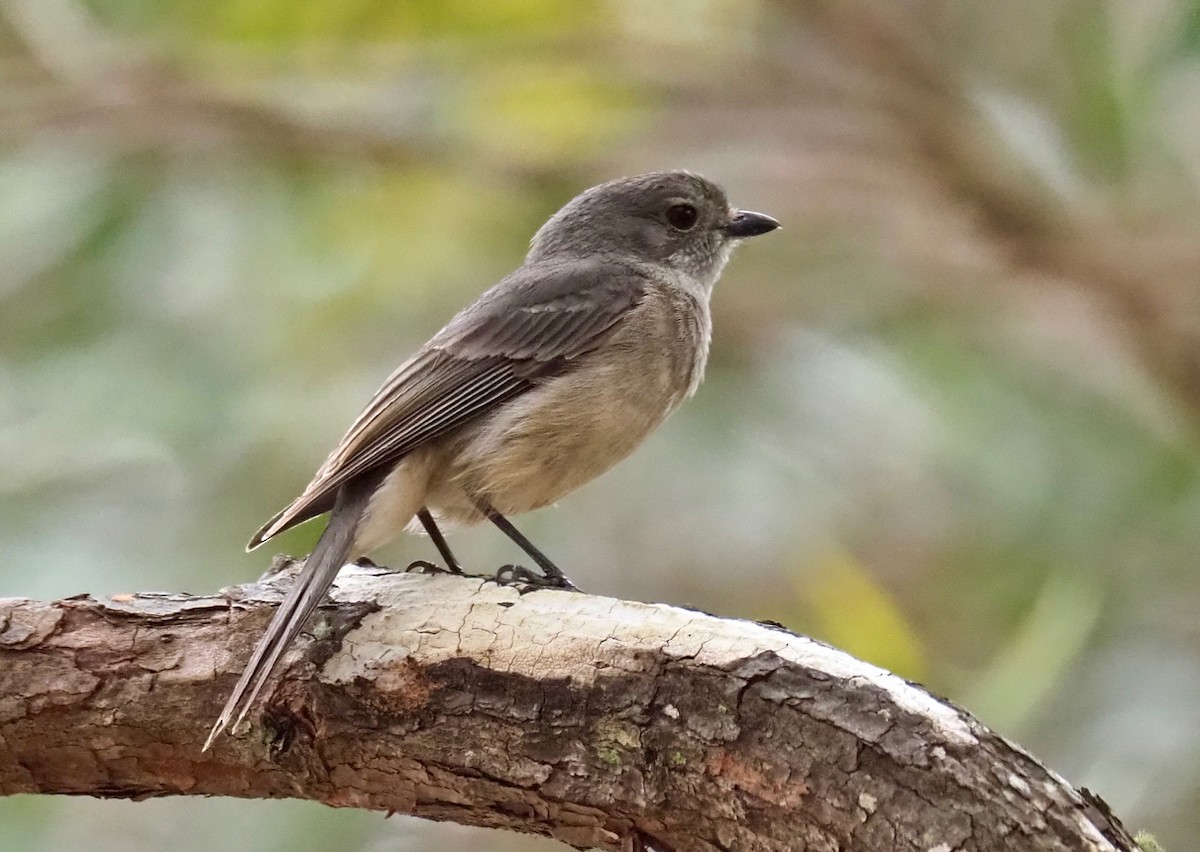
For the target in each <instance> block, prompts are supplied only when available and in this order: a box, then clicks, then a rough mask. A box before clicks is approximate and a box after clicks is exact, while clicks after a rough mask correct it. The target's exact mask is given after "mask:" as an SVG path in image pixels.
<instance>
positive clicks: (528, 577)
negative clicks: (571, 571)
mask: <svg viewBox="0 0 1200 852" xmlns="http://www.w3.org/2000/svg"><path fill="white" fill-rule="evenodd" d="M493 579H494V580H495V581H496V585H497V586H512V587H514V588H515V589H516V590H517V591H518V592H519V593H520V594H522V595H523V594H526V593H527V592H535V591H537V590H538V589H561V590H563V591H566V592H578V591H579V589H578V588H577V587H576V586H575V584H574V583H572V582H571V581H570V580H568V579H567V578H566V577H565V576H564V575H563V574H558V575H553V574H536V573H534V572H533V571H530V570H529V569H528V568H526V567H525V566H524V565H501V566H500V568H499V569H498V570H497V571H496V576H495V577H494V578H493Z"/></svg>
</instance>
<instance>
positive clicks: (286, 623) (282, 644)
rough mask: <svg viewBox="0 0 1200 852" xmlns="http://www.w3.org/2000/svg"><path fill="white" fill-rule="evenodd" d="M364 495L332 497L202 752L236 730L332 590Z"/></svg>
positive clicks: (354, 490) (351, 489)
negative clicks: (320, 530) (310, 549)
mask: <svg viewBox="0 0 1200 852" xmlns="http://www.w3.org/2000/svg"><path fill="white" fill-rule="evenodd" d="M370 495H371V489H370V488H364V487H361V486H360V485H358V484H356V483H352V484H347V485H343V486H342V488H341V489H340V491H339V492H338V497H337V502H336V504H335V505H334V507H333V512H332V513H331V514H330V517H329V524H328V525H327V526H326V527H325V532H324V533H322V534H321V538H320V539H319V540H318V541H317V546H316V547H314V548H313V552H312V553H311V554H310V555H309V557H308V559H306V560H304V568H302V569H301V571H300V573H299V574H298V575H297V576H296V580H295V582H294V583H293V584H292V588H291V589H290V590H289V591H288V593H287V596H286V597H285V598H284V599H283V603H282V604H280V605H279V609H278V610H277V611H276V613H275V617H274V618H272V619H271V624H270V626H268V627H267V631H266V633H264V634H263V637H262V639H260V640H259V642H258V645H257V647H255V649H254V653H253V654H251V655H250V661H249V662H248V663H246V669H245V671H243V672H242V676H241V678H239V679H238V682H237V685H236V686H235V687H234V688H233V694H231V695H230V696H229V700H228V701H226V702H225V708H224V709H223V710H222V711H221V715H220V716H219V717H218V718H217V722H216V724H215V725H213V728H212V731H211V732H210V733H209V735H208V739H207V740H205V741H204V748H203V749H202V750H203V751H207V750H208V748H209V746H211V745H212V744H213V740H215V739H216V738H217V735H218V734H219V733H221V731H223V730H225V729H226V728H227V727H229V725H230V724H231V723H232V724H233V725H237V724H238V723H240V722H241V721H242V719H244V718H245V717H246V713H247V712H249V710H250V706H251V705H252V704H253V703H254V699H255V698H257V697H258V693H259V692H260V691H261V690H262V688H263V685H264V684H266V682H267V680H269V679H270V677H271V673H272V672H273V671H274V670H275V666H276V664H277V663H278V662H279V658H280V657H281V656H282V655H283V652H284V651H286V650H287V649H288V647H289V646H290V645H291V644H292V642H293V641H294V640H295V638H296V636H297V635H298V634H299V633H300V629H301V628H302V627H303V626H304V623H305V622H306V621H308V617H309V616H310V615H312V613H313V610H315V609H316V608H317V605H318V604H320V603H321V600H322V599H323V598H324V597H325V593H326V592H327V591H328V590H329V587H330V586H331V585H333V580H334V578H335V577H336V576H337V573H338V571H339V570H341V567H342V565H344V564H345V562H346V557H347V556H348V555H349V553H350V548H351V547H352V546H353V544H354V535H355V531H356V530H357V529H358V525H359V521H360V520H361V519H362V516H363V513H364V511H365V510H366V507H367V502H368V501H369V499H370Z"/></svg>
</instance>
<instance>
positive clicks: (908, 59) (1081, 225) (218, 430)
mask: <svg viewBox="0 0 1200 852" xmlns="http://www.w3.org/2000/svg"><path fill="white" fill-rule="evenodd" d="M676 167H685V168H690V169H693V170H696V171H700V172H703V173H704V174H706V175H708V176H710V177H712V178H713V179H716V180H718V181H720V182H722V183H723V184H725V185H726V186H727V187H728V189H729V191H730V194H731V196H732V198H733V199H734V201H735V203H737V204H740V205H742V206H745V207H749V208H751V209H759V210H763V211H766V212H769V213H771V214H772V215H774V216H776V217H777V218H779V219H780V220H781V221H782V222H783V223H784V230H782V231H781V232H778V233H776V234H773V235H771V236H770V237H767V238H764V239H763V240H756V241H754V242H753V243H752V244H751V245H748V246H746V247H745V248H744V249H743V250H742V251H741V252H740V253H739V254H738V256H737V257H735V259H734V261H733V263H732V265H731V266H730V268H729V269H728V271H727V273H726V275H725V277H724V279H723V280H722V281H721V283H720V285H719V287H718V290H717V293H716V295H715V299H714V312H715V324H716V329H715V342H714V346H713V352H712V358H711V361H710V367H709V376H708V380H707V382H706V383H705V385H704V386H703V388H702V389H701V391H700V393H699V395H698V396H697V397H696V398H695V399H694V400H693V401H692V402H690V403H689V404H688V405H687V406H686V407H685V408H684V409H683V411H682V412H681V413H680V414H678V415H676V416H675V417H674V418H673V419H672V420H671V421H670V422H669V423H668V424H667V425H666V426H665V427H664V428H663V429H662V430H661V432H660V433H658V434H657V435H655V436H654V437H653V438H652V440H651V441H650V442H649V443H648V444H647V446H645V447H644V448H643V449H642V450H640V451H639V452H638V453H637V454H636V455H635V456H634V457H633V458H632V459H630V460H629V461H628V462H626V463H625V464H623V465H622V466H621V467H619V468H618V469H617V470H615V471H614V472H613V473H611V474H610V475H608V476H605V477H604V478H603V479H601V480H600V481H598V482H596V483H595V484H593V485H591V486H589V487H587V488H586V489H584V490H582V491H581V492H579V493H578V494H576V495H572V496H571V497H570V498H568V499H566V500H564V501H563V502H562V505H561V506H559V507H558V508H555V509H551V510H546V511H542V512H538V513H536V514H534V515H532V516H528V517H525V518H522V519H519V521H520V523H521V525H522V528H523V529H525V530H526V531H527V532H528V533H529V534H530V536H531V537H532V538H534V539H535V540H536V541H537V542H538V543H539V544H540V545H541V546H542V547H543V548H544V549H545V550H546V551H547V552H548V553H549V554H551V555H552V557H553V558H555V559H556V560H557V561H558V562H559V563H560V564H561V565H562V566H564V567H565V568H566V569H567V570H568V572H569V573H570V575H571V576H572V577H573V578H574V579H575V580H576V581H578V582H579V583H580V584H581V585H582V586H584V587H585V588H587V589H589V590H591V591H595V592H601V593H605V594H612V595H618V596H623V597H630V598H638V599H645V600H657V601H669V602H675V603H681V604H690V605H696V606H699V607H702V608H704V609H707V610H710V611H714V612H718V613H724V614H729V615H738V616H751V617H755V618H772V619H776V620H779V621H782V622H783V623H785V624H787V625H788V626H789V627H791V628H793V629H795V630H798V631H801V632H804V633H809V634H812V635H814V636H818V637H821V638H824V639H827V640H829V641H831V642H833V643H835V644H837V645H839V646H841V647H844V648H846V649H848V650H850V651H852V652H854V653H856V654H858V655H860V656H863V657H865V658H867V659H870V660H872V661H874V662H877V663H879V664H881V665H884V666H887V667H890V668H892V669H894V670H896V671H897V672H899V673H901V674H903V675H905V676H907V677H910V678H913V679H916V680H919V681H921V682H923V683H925V684H927V685H928V686H929V687H931V688H932V689H934V690H936V691H937V692H939V693H942V694H945V695H947V696H949V697H950V698H952V699H954V700H955V701H957V702H958V703H960V704H962V705H964V706H966V707H968V708H969V709H971V710H972V711H974V712H975V713H977V714H978V715H979V716H980V717H981V718H982V719H983V720H984V721H985V722H987V723H989V724H991V725H993V726H994V727H996V728H997V729H998V730H1000V731H1001V732H1003V733H1005V734H1007V735H1009V736H1011V737H1013V738H1015V739H1017V740H1018V741H1020V742H1021V743H1023V744H1024V745H1026V746H1027V747H1029V748H1030V749H1031V750H1032V751H1033V752H1034V753H1036V754H1037V755H1039V756H1040V757H1042V758H1043V759H1044V760H1046V761H1047V762H1048V763H1049V764H1050V765H1051V766H1052V767H1054V768H1055V769H1057V770H1059V771H1060V772H1062V773H1063V774H1064V775H1065V776H1066V777H1067V778H1069V779H1070V780H1071V781H1072V782H1074V783H1075V784H1077V785H1080V786H1087V787H1089V788H1091V789H1093V790H1095V791H1097V792H1098V793H1099V794H1101V795H1102V796H1104V797H1105V798H1106V799H1108V801H1109V802H1110V803H1111V804H1112V805H1113V806H1114V808H1115V809H1116V811H1117V812H1118V813H1119V814H1120V815H1122V816H1123V817H1124V818H1125V819H1126V820H1127V821H1128V822H1129V824H1130V825H1131V827H1133V828H1148V829H1150V830H1152V831H1154V832H1155V833H1157V834H1158V836H1159V839H1160V840H1162V841H1163V842H1164V843H1165V844H1166V846H1167V848H1168V849H1176V850H1182V849H1189V848H1192V847H1194V845H1195V843H1194V841H1195V838H1196V837H1197V836H1198V835H1200V571H1198V563H1200V440H1198V437H1200V429H1198V428H1197V427H1198V426H1200V3H1196V2H1194V1H1193V2H1188V0H1111V2H1100V0H1093V1H1092V2H1086V1H1085V0H1010V2H1005V3H992V2H988V0H943V2H932V1H931V0H916V1H915V2H905V3H894V2H891V0H879V2H866V0H845V2H818V1H817V0H810V2H763V1H762V0H759V1H758V2H755V0H709V1H708V2H695V0H689V2H683V1H682V0H675V2H672V1H671V0H658V2H653V3H649V2H646V3H643V2H638V0H608V2H601V1H600V0H597V2H561V3H556V2H544V1H543V0H522V2H468V1H467V0H461V1H460V2H423V3H417V2H374V0H320V2H318V1H317V0H204V2H199V0H177V2H171V3H161V2H152V0H104V1H103V2H102V1H101V0H90V2H83V0H9V2H7V3H4V4H2V5H0V594H3V595H6V596H31V597H42V598H53V597H58V596H63V595H69V594H75V593H79V592H92V593H96V594H104V593H112V592H121V591H141V590H190V591H194V592H212V591H214V590H216V589H217V588H219V587H221V586H223V585H226V584H230V583H234V582H238V581H241V580H248V579H252V578H254V577H256V576H257V575H258V574H259V573H260V572H261V571H262V570H263V569H264V568H265V567H266V565H267V562H268V561H269V558H270V553H266V552H257V553H254V554H251V555H246V554H244V553H243V552H242V544H243V542H244V541H245V540H246V539H247V537H248V536H249V535H250V533H251V532H253V531H254V530H255V529H256V528H257V527H258V525H259V523H260V522H261V521H262V520H264V519H265V518H266V517H268V516H269V515H270V514H271V513H272V512H274V511H275V510H276V509H277V508H279V506H280V505H281V504H283V503H285V502H286V501H288V500H290V499H291V498H292V496H293V495H294V494H295V493H296V492H297V490H298V489H299V488H300V487H301V486H303V485H304V483H305V482H306V481H307V479H308V477H309V475H310V474H311V472H312V471H313V469H314V468H315V467H316V465H317V464H318V463H319V462H320V461H321V459H322V458H323V457H324V454H325V452H327V450H328V449H329V448H330V447H331V445H332V444H333V442H334V441H335V440H336V439H337V437H338V436H339V435H340V434H341V432H342V430H343V429H344V428H345V426H346V425H347V424H348V423H349V421H350V419H351V418H352V417H353V416H354V414H355V413H356V412H357V410H358V408H359V406H360V405H361V404H362V403H363V402H365V400H366V399H367V397H368V396H369V394H370V393H371V392H372V391H373V390H374V388H375V387H376V386H377V385H378V383H379V382H380V381H381V380H382V379H383V377H384V376H385V375H386V374H387V373H388V372H389V371H390V369H391V368H392V367H393V366H394V365H395V364H396V363H398V362H399V361H400V360H401V359H402V358H404V357H405V356H406V355H407V354H408V353H410V352H411V351H412V350H413V349H414V348H415V347H416V346H418V345H419V344H420V343H421V342H422V341H423V340H424V339H425V338H426V337H427V336H428V335H430V334H431V333H432V332H434V331H436V330H437V328H439V327H440V325H441V324H442V323H443V322H444V321H445V320H446V319H447V318H448V317H449V316H450V315H451V314H452V313H453V312H454V311H455V310H456V309H457V308H458V307H460V306H462V305H463V304H465V303H466V302H467V301H468V300H470V299H471V298H473V296H474V295H475V294H477V293H478V292H479V291H481V290H482V289H483V288H484V287H486V286H487V285H490V284H491V283H492V282H494V281H495V280H496V279H497V278H499V277H500V276H501V275H503V274H504V273H506V272H507V271H509V270H510V269H511V268H513V267H514V266H515V265H517V264H519V263H520V261H521V257H522V255H523V252H524V247H525V245H526V242H527V240H528V238H529V236H530V235H531V234H532V232H533V231H534V230H535V229H536V227H537V226H538V225H539V224H540V223H541V222H542V221H543V220H544V219H545V218H546V217H547V216H548V215H549V214H550V213H552V212H553V211H554V210H555V209H556V208H557V207H558V206H559V205H560V204H562V203H563V202H564V201H566V200H567V199H568V198H570V197H571V196H572V195H574V194H575V193H576V192H577V191H579V190H580V189H582V188H584V187H586V186H588V185H591V184H592V183H595V182H598V181H600V180H604V179H607V178H610V177H613V176H616V175H621V174H628V173H634V172H639V171H647V170H651V169H660V168H676ZM318 532H319V524H317V525H308V526H305V527H303V528H301V529H299V530H297V531H295V532H293V533H289V534H288V535H287V536H285V537H283V538H281V539H280V540H279V542H278V548H279V549H280V550H286V551H289V552H292V553H297V554H302V553H304V552H306V550H307V548H308V547H309V546H310V545H311V544H312V542H313V540H314V538H315V536H316V534H317V533H318ZM453 543H454V545H455V547H456V548H457V549H458V550H459V551H461V555H462V556H463V558H464V561H466V562H467V563H468V565H469V567H472V568H476V569H482V568H485V567H491V566H495V565H498V564H500V563H501V562H503V561H508V560H511V559H513V558H514V557H515V556H516V553H515V552H514V551H513V548H512V546H511V545H510V544H508V543H507V542H506V541H505V540H504V539H503V538H502V537H501V536H499V535H498V534H497V533H496V532H495V531H492V530H488V529H479V530H471V531H468V532H464V533H460V534H457V535H456V536H454V538H453ZM431 555H432V549H431V547H430V545H429V542H428V541H426V540H420V539H408V540H405V541H403V542H400V543H399V544H398V545H395V546H393V547H392V548H391V549H390V550H388V551H387V552H385V553H383V554H381V556H380V558H381V559H382V560H387V561H392V562H396V563H403V562H405V561H407V560H411V559H415V558H418V557H430V556H431ZM0 848H3V849H13V850H17V849H19V850H29V852H45V851H46V850H51V851H52V852H58V850H75V849H81V848H82V849H88V850H90V852H108V850H122V852H125V850H129V851H130V852H137V851H138V850H158V849H189V850H191V849H195V850H222V852H240V850H247V851H249V850H254V852H260V850H263V851H264V852H265V851H266V850H281V851H282V850H288V852H297V850H299V852H303V850H310V849H311V850H318V849H320V850H328V849H345V850H371V852H393V851H394V852H418V850H442V849H447V848H463V849H472V850H485V852H486V850H518V849H535V848H536V849H539V850H542V849H545V850H550V849H553V848H559V847H555V845H554V844H552V843H549V842H539V841H535V840H531V839H528V838H523V837H517V836H515V835H502V834H499V833H489V832H483V831H475V830H468V829H462V828H458V827H454V826H439V825H434V824H431V823H423V822H417V821H414V820H409V819H405V818H400V817H396V818H392V819H389V820H385V819H383V817H382V816H381V815H378V814H371V813H358V812H353V811H334V810H329V809H325V808H323V807H320V806H317V805H308V804H303V803H295V802H240V801H232V800H229V801H225V800H211V801H205V800H199V799H174V800H164V801H152V802H142V803H137V804H133V803H121V802H99V801H91V800H83V799H80V800H65V799H51V798H33V797H23V798H12V799H7V800H3V801H0Z"/></svg>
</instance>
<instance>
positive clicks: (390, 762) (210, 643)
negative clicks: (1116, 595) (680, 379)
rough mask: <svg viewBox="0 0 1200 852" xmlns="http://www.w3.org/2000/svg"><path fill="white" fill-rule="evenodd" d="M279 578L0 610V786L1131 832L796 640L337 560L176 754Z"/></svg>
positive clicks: (1058, 838) (885, 832) (1017, 754)
mask: <svg viewBox="0 0 1200 852" xmlns="http://www.w3.org/2000/svg"><path fill="white" fill-rule="evenodd" d="M281 577H282V579H281ZM286 582H287V575H286V572H285V574H284V575H281V576H277V577H273V578H270V579H268V580H265V581H262V582H259V583H256V584H250V585H245V586H238V587H234V588H231V589H227V590H225V592H226V595H225V596H218V597H193V596H188V595H155V594H143V595H121V596H116V597H113V598H108V599H103V600H94V599H92V598H89V597H80V598H68V599H65V600H61V601H56V602H53V603H45V602H37V601H29V600H21V599H11V600H2V601H0V696H2V697H0V792H2V793H4V794H13V793H69V794H82V795H92V796H100V797H112V798H142V797H148V796H165V795H185V794H190V795H219V796H241V797H245V798H266V797H271V798H277V797H285V796H286V797H294V798H305V799H312V800H315V801H320V802H324V803H326V804H329V805H333V806H338V807H357V808H369V809H374V810H383V811H390V812H402V813H409V814H415V815H417V816H422V817H427V818H430V819H443V820H453V821H455V822H460V823H465V824H471V825H483V826H493V827H496V828H506V829H511V830H515V831H524V832H530V833H536V834H543V835H548V836H552V837H556V838H558V839H560V840H563V841H565V842H566V843H568V844H572V845H574V846H577V847H579V848H587V847H599V848H601V849H606V850H618V849H637V848H651V849H660V850H670V849H675V850H680V852H684V850H688V852H690V850H718V849H723V850H738V852H743V850H745V851H746V852H751V851H752V850H922V852H930V851H931V850H938V852H951V850H1012V849H1036V850H1112V849H1117V850H1133V849H1135V848H1136V847H1135V846H1134V843H1133V841H1132V839H1131V838H1130V836H1129V835H1128V833H1126V831H1125V830H1124V828H1122V827H1121V825H1120V823H1119V821H1118V820H1117V819H1116V818H1115V817H1114V816H1113V815H1112V814H1111V813H1110V812H1109V811H1108V809H1107V807H1106V806H1105V805H1104V804H1103V802H1101V801H1100V800H1099V799H1096V798H1095V797H1094V796H1092V795H1090V794H1089V793H1087V792H1086V791H1083V792H1077V791H1075V790H1073V789H1072V788H1071V787H1070V786H1069V785H1068V784H1067V783H1066V782H1065V781H1064V780H1063V779H1062V778H1060V777H1058V776H1057V775H1055V774H1054V773H1053V772H1051V771H1050V770H1048V769H1046V768H1045V767H1044V766H1042V765H1041V764H1040V763H1038V762H1037V761H1036V760H1035V759H1033V758H1032V757H1031V756H1029V755H1028V754H1026V753H1025V752H1024V751H1022V750H1021V749H1020V748H1018V747H1017V746H1015V745H1013V744H1012V743H1010V742H1008V741H1006V740H1004V739H1003V738H1001V737H999V736H997V735H996V734H994V733H992V732H990V731H988V730H987V729H986V728H984V727H983V726H982V725H981V724H980V723H979V722H977V721H976V720H975V719H973V718H972V717H971V716H969V715H968V714H967V713H965V712H964V711H962V710H960V709H959V708H957V707H955V706H953V705H952V704H949V703H948V702H946V701H944V700H942V699H940V698H937V697H935V696H932V695H930V694H929V693H927V692H926V691H924V690H923V689H921V688H920V687H917V686H914V685H912V684H909V683H906V682H905V681H903V680H901V679H900V678H897V677H895V676H894V675H891V674H888V673H887V672H884V671H882V670H880V669H878V668H876V667H874V666H870V665H868V664H866V663H863V662H860V661H858V660H855V659H853V658H852V657H849V656H847V655H845V654H843V653H841V652H839V651H836V650H834V649H832V648H829V647H827V646H825V645H822V644H820V643H818V642H815V641H813V640H811V639H806V638H804V637H800V636H795V635H793V634H791V633H788V632H786V631H784V630H780V629H775V628H772V627H769V626H763V625H759V624H753V623H749V622H742V621H732V620H726V619H718V618H715V617H712V616H709V615H705V614H702V613H698V612H692V611H688V610H683V609H679V608H675V607H669V606H663V605H652V604H641V603H631V602H627V601H618V600H613V599H610V598H602V597H595V596H586V595H579V594H571V593H566V592H556V591H555V592H552V591H539V592H533V593H530V594H526V595H519V594H518V593H517V592H516V591H514V590H513V589H511V588H500V587H497V586H495V585H494V584H491V583H485V582H482V581H481V580H479V579H476V578H462V577H453V576H444V575H439V576H418V575H406V574H386V573H383V572H381V571H378V570H371V569H361V568H347V569H346V570H344V571H343V573H342V576H341V578H340V580H339V582H338V584H337V586H336V589H335V591H334V595H333V598H334V601H335V602H334V603H332V604H330V605H328V606H326V607H324V608H322V610H321V612H320V615H319V616H318V617H317V618H316V620H315V621H314V622H313V623H311V624H310V633H309V634H307V635H306V636H305V637H304V638H303V641H302V642H301V643H300V645H299V647H298V648H296V649H295V650H294V651H293V652H292V654H291V655H290V656H289V660H290V664H289V666H288V668H287V671H286V672H285V673H284V675H283V676H282V678H281V679H279V680H278V681H277V682H276V685H275V687H274V689H273V690H270V692H269V694H268V695H267V696H266V698H265V700H262V701H260V704H259V705H258V708H257V709H256V710H255V712H254V713H253V714H252V720H253V721H252V723H251V724H250V725H249V726H248V729H247V730H243V731H240V732H238V734H237V735H236V736H233V737H222V738H221V739H220V740H219V741H218V742H217V744H216V745H215V746H214V748H213V750H212V751H211V752H209V753H201V752H200V745H201V743H203V741H204V737H205V735H206V733H207V730H208V728H209V726H210V725H211V723H212V720H213V719H214V718H215V716H216V714H217V712H218V711H219V709H220V707H221V704H222V703H223V701H224V699H225V697H226V693H227V691H228V689H229V688H230V687H231V686H232V683H233V681H234V679H235V678H236V675H237V673H238V669H239V667H240V666H241V664H242V663H243V662H244V660H245V659H246V657H247V656H248V654H249V651H250V648H251V646H252V645H253V643H254V642H255V640H256V639H257V638H258V636H259V633H260V632H261V630H262V629H263V628H264V627H265V625H266V622H267V620H268V618H269V617H270V614H271V605H272V604H274V603H277V602H278V600H279V598H280V594H279V586H280V585H281V584H282V583H286Z"/></svg>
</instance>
